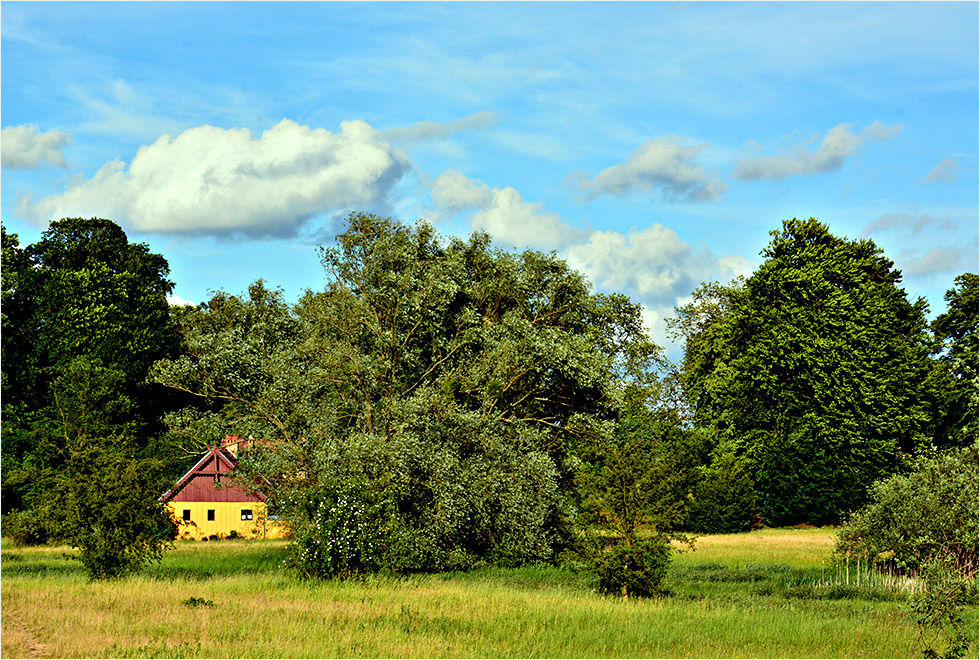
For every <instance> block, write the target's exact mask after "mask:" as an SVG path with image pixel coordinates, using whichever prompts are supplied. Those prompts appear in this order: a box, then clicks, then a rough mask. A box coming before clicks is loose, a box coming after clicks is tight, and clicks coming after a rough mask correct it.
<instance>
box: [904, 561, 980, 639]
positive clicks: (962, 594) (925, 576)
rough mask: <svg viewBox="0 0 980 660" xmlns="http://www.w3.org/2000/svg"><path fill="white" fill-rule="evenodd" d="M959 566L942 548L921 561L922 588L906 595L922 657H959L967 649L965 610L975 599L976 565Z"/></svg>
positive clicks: (967, 635) (967, 631)
mask: <svg viewBox="0 0 980 660" xmlns="http://www.w3.org/2000/svg"><path fill="white" fill-rule="evenodd" d="M963 568H964V567H963V566H962V565H960V564H959V559H958V557H957V556H956V553H952V554H950V553H947V552H946V551H945V549H939V550H938V551H936V552H935V553H934V554H933V555H932V556H931V557H930V558H929V559H928V560H926V561H925V562H924V563H923V564H922V571H921V573H920V574H919V580H920V582H921V583H922V588H921V589H919V590H917V591H915V592H914V593H912V594H911V595H910V596H909V602H908V611H909V614H910V615H911V617H912V619H913V620H914V621H915V624H916V626H918V629H919V648H920V649H921V653H922V657H924V658H963V657H966V655H967V653H969V651H970V645H971V644H970V630H969V628H968V627H967V622H966V609H967V607H970V606H971V605H975V604H976V602H977V580H976V578H977V567H976V565H975V564H974V565H973V566H971V567H969V568H968V570H967V571H964V570H963Z"/></svg>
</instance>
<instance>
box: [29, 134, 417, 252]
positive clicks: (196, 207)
mask: <svg viewBox="0 0 980 660" xmlns="http://www.w3.org/2000/svg"><path fill="white" fill-rule="evenodd" d="M409 170H410V164H409V161H408V157H407V156H406V155H405V154H404V153H403V152H402V151H400V150H398V149H396V148H394V147H392V146H391V145H390V144H389V143H388V142H387V141H386V140H385V139H384V137H383V136H382V134H381V133H379V132H378V131H376V130H375V129H373V128H372V127H371V126H370V125H368V124H367V123H365V122H363V121H359V120H358V121H347V122H342V123H341V124H340V132H339V133H333V132H330V131H328V130H326V129H323V128H310V127H308V126H301V125H300V124H297V123H296V122H293V121H290V120H288V119H284V120H282V121H281V122H279V123H278V124H276V125H275V126H273V127H272V128H270V129H269V130H267V131H265V132H263V133H262V135H261V136H259V137H253V136H252V134H251V133H250V132H249V131H248V130H247V129H221V128H216V127H214V126H199V127H196V128H192V129H189V130H187V131H184V132H183V133H181V134H179V135H178V136H177V137H175V138H174V137H171V136H169V135H165V136H163V137H161V138H160V139H158V140H157V141H156V142H154V143H153V144H151V145H148V146H144V147H141V148H140V150H139V151H138V152H137V154H136V156H135V157H134V158H133V160H132V162H131V163H129V165H128V166H127V164H126V163H124V162H122V161H112V162H109V163H107V164H106V165H104V166H103V167H102V168H101V169H100V170H99V171H98V172H97V173H96V174H95V176H93V177H92V178H91V179H89V180H87V181H83V182H81V183H78V184H76V185H73V186H70V187H69V188H68V189H67V190H65V191H64V192H63V193H61V194H58V195H52V196H50V197H45V198H43V199H41V200H39V201H37V202H34V201H32V200H30V199H25V200H22V203H21V206H20V211H21V213H22V214H23V215H24V216H25V217H26V218H28V219H30V220H33V221H34V222H37V223H39V224H42V223H46V222H48V221H51V220H54V219H57V218H60V217H62V216H65V215H71V216H79V215H82V216H102V217H110V218H113V219H115V220H117V221H120V222H122V223H124V224H127V225H129V226H131V227H133V228H135V229H137V230H139V231H144V232H157V233H173V234H179V233H209V234H215V235H229V234H245V235H252V236H292V235H295V234H296V233H297V231H298V230H299V229H300V228H301V226H302V225H303V224H304V223H305V222H306V220H308V219H309V218H311V217H314V216H317V215H320V214H323V213H334V214H342V213H346V212H348V211H350V210H355V209H375V208H379V207H380V206H382V205H383V204H384V203H385V202H386V200H387V197H388V195H389V193H390V191H391V189H392V187H393V186H394V185H395V183H396V182H398V180H399V179H401V177H402V176H403V175H404V174H405V173H406V172H408V171H409Z"/></svg>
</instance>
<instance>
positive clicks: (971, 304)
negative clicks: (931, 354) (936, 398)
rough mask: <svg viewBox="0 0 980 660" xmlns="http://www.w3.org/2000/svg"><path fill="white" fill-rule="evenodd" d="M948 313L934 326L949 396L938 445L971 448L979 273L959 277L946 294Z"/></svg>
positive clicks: (979, 361) (978, 370)
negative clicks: (966, 446) (946, 443)
mask: <svg viewBox="0 0 980 660" xmlns="http://www.w3.org/2000/svg"><path fill="white" fill-rule="evenodd" d="M946 303H947V309H946V311H945V312H944V313H942V314H940V315H939V316H938V317H936V320H934V321H933V322H932V331H933V334H934V335H935V337H936V339H937V341H938V343H939V346H938V347H937V349H938V351H939V355H940V358H939V359H940V362H941V363H942V365H943V368H944V371H945V375H946V376H948V378H946V379H943V380H944V381H945V382H944V383H943V384H944V385H945V390H946V392H947V396H946V397H945V401H944V404H945V405H944V409H943V413H942V417H941V422H940V428H939V429H937V441H938V444H944V442H943V441H944V440H948V441H949V442H951V443H953V444H964V445H965V444H969V443H970V442H974V441H976V439H977V430H978V416H977V403H978V396H977V395H978V387H980V378H978V374H980V355H978V350H980V349H978V341H980V339H978V330H980V285H978V277H977V274H976V273H963V274H962V275H959V276H957V277H956V280H955V282H954V286H953V288H952V289H950V290H948V291H947V292H946Z"/></svg>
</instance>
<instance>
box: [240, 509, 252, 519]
mask: <svg viewBox="0 0 980 660" xmlns="http://www.w3.org/2000/svg"><path fill="white" fill-rule="evenodd" d="M251 519H252V510H251V509H242V520H251Z"/></svg>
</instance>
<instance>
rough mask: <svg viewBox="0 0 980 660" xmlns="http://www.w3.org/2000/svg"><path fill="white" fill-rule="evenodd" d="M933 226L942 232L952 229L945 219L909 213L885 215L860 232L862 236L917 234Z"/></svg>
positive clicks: (951, 225) (950, 223)
mask: <svg viewBox="0 0 980 660" xmlns="http://www.w3.org/2000/svg"><path fill="white" fill-rule="evenodd" d="M929 226H935V227H937V228H938V229H942V230H952V229H954V226H953V223H952V222H950V221H949V219H947V218H933V217H932V216H930V215H927V214H924V213H923V214H921V215H913V214H911V213H885V214H883V215H882V216H881V217H880V218H878V219H877V220H874V221H872V222H869V223H868V224H867V225H866V226H865V227H864V229H862V230H861V235H862V236H870V235H871V234H872V233H874V232H878V231H887V230H899V229H908V230H911V232H912V233H913V234H917V233H919V232H920V231H922V230H923V229H925V228H926V227H929Z"/></svg>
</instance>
